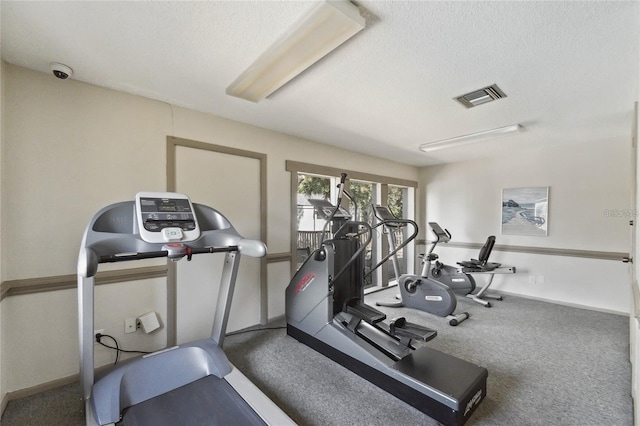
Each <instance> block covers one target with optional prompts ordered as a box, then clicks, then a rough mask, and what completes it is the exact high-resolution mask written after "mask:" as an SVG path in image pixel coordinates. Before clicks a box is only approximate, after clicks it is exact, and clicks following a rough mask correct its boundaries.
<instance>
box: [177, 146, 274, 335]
mask: <svg viewBox="0 0 640 426" xmlns="http://www.w3.org/2000/svg"><path fill="white" fill-rule="evenodd" d="M208 147H209V146H207V145H206V144H202V145H198V146H195V147H193V146H176V148H175V191H176V192H181V193H185V194H187V195H188V196H189V197H190V198H191V201H192V202H193V203H199V204H205V205H208V206H210V207H213V208H214V209H216V210H218V211H219V212H220V213H222V214H223V215H224V216H225V217H226V218H227V219H228V220H229V222H230V223H231V224H232V225H233V227H234V228H235V229H236V230H237V231H238V233H240V235H242V236H243V237H244V238H251V239H258V240H259V239H260V236H261V183H260V179H261V161H260V159H257V158H250V157H246V156H243V155H236V154H234V153H228V152H219V151H216V150H213V149H214V146H213V145H211V146H210V147H211V149H206V148H208ZM223 260H224V255H223V254H213V255H200V256H194V257H193V260H192V261H191V262H187V261H180V262H178V263H177V264H176V302H175V304H176V334H177V335H176V343H178V344H180V343H184V342H189V341H193V340H199V339H203V338H207V337H210V336H211V327H212V324H213V315H214V311H215V306H216V301H217V295H218V287H219V283H220V276H221V271H222V262H223ZM263 297H266V295H264V294H263V292H262V291H261V259H255V258H251V257H248V256H242V257H241V259H240V267H239V271H238V277H237V280H236V287H235V292H234V295H233V303H232V305H231V313H230V316H229V322H228V326H227V330H228V331H233V330H238V329H241V328H245V327H248V326H251V325H255V324H259V323H260V322H261V313H262V312H261V309H262V308H261V307H262V298H263Z"/></svg>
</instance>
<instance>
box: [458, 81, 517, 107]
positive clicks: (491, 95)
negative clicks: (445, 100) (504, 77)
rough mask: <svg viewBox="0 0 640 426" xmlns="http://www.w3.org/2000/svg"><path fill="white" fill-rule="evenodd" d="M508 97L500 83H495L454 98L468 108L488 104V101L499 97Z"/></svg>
mask: <svg viewBox="0 0 640 426" xmlns="http://www.w3.org/2000/svg"><path fill="white" fill-rule="evenodd" d="M506 97H507V95H505V93H504V92H503V91H502V90H500V88H499V87H498V85H497V84H493V85H491V86H488V87H485V88H483V89H479V90H474V91H473V92H470V93H467V94H466V95H462V96H458V97H457V98H453V99H455V100H456V101H458V102H460V103H461V104H462V105H464V106H465V107H466V108H473V107H475V106H478V105H482V104H486V103H487V102H492V101H495V100H497V99H502V98H506Z"/></svg>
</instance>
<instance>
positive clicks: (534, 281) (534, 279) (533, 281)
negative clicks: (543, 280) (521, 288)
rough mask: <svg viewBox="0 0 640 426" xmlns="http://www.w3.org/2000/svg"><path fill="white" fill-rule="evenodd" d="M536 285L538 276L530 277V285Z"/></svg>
mask: <svg viewBox="0 0 640 426" xmlns="http://www.w3.org/2000/svg"><path fill="white" fill-rule="evenodd" d="M535 283H536V276H535V275H529V284H535Z"/></svg>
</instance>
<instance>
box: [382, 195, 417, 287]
mask: <svg viewBox="0 0 640 426" xmlns="http://www.w3.org/2000/svg"><path fill="white" fill-rule="evenodd" d="M388 188H389V191H388V196H387V206H388V207H389V210H390V211H391V213H392V214H393V215H394V216H395V217H397V218H398V219H408V218H409V217H408V215H407V212H406V210H405V209H406V207H405V206H407V204H408V203H407V194H408V188H406V187H402V186H394V185H389V187H388ZM411 231H413V230H412V229H408V226H403V227H398V228H390V229H389V232H391V235H392V238H393V244H394V246H395V247H398V246H400V245H401V244H402V243H403V242H404V241H405V239H406V238H407V237H408V236H409V232H411ZM389 250H393V248H392V247H389ZM406 252H407V248H406V247H404V248H402V249H400V250H399V251H398V253H396V259H397V260H398V265H397V266H398V274H406V273H407V256H406ZM392 261H393V259H389V261H388V262H387V263H388V268H386V269H387V276H386V280H387V282H389V283H391V282H392V281H396V278H397V277H396V272H395V269H394V267H393V263H392Z"/></svg>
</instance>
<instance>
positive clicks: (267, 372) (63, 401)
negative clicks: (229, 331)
mask: <svg viewBox="0 0 640 426" xmlns="http://www.w3.org/2000/svg"><path fill="white" fill-rule="evenodd" d="M394 294H395V289H389V290H385V291H382V292H378V293H374V294H372V295H369V296H367V303H369V304H370V305H374V304H375V301H376V300H390V299H392V298H393V296H394ZM458 308H459V309H458V311H460V312H461V311H467V312H469V313H470V314H471V318H470V319H469V320H467V321H466V322H464V323H462V324H461V325H459V326H458V327H451V326H449V325H448V324H447V321H446V320H445V319H443V318H438V317H434V316H432V315H429V314H426V313H424V312H421V311H416V310H412V309H406V308H399V309H394V308H382V307H379V308H378V309H380V310H382V311H384V312H385V313H387V316H388V317H389V318H394V317H397V316H405V317H406V318H407V319H408V320H409V321H413V322H417V323H420V324H423V325H426V326H429V327H432V328H434V329H436V330H437V331H438V337H436V338H435V339H434V340H432V341H431V342H429V343H427V344H428V345H429V346H431V347H434V348H436V349H439V350H441V351H443V352H447V353H450V354H452V355H455V356H457V357H459V358H462V359H465V360H467V361H470V362H473V363H476V364H478V365H481V366H483V367H486V368H487V369H488V370H489V379H488V396H487V398H486V399H485V400H484V401H483V402H482V404H481V405H480V407H479V408H478V410H477V411H476V412H475V413H474V415H473V417H472V418H471V420H470V421H469V422H468V423H467V425H580V426H583V425H608V426H614V425H632V424H633V417H632V399H631V396H630V388H631V367H630V364H629V361H628V358H629V357H628V352H629V346H628V345H629V332H628V328H629V327H628V318H626V317H624V316H619V315H613V314H606V313H600V312H593V311H588V310H584V309H577V308H570V307H565V306H560V305H555V304H551V303H545V302H539V301H533V300H527V299H523V298H518V297H514V296H505V300H504V301H500V302H494V303H493V307H492V308H490V309H487V308H484V307H482V306H480V305H478V304H476V303H474V302H473V301H471V300H468V299H459V301H458ZM274 325H283V321H280V322H279V323H276V324H274ZM225 350H226V352H227V354H228V356H229V358H230V360H231V361H232V362H233V363H234V364H235V365H236V366H237V367H238V368H239V369H240V370H241V371H243V372H244V373H245V375H247V376H248V377H249V378H250V379H251V380H252V381H253V382H254V383H256V384H257V385H258V386H259V387H260V388H261V389H262V390H263V391H264V392H265V393H266V394H267V395H268V396H269V397H270V398H271V399H273V400H274V401H275V402H276V403H277V404H278V405H279V406H280V407H282V408H283V410H284V411H285V412H287V414H289V416H291V417H292V418H293V419H294V420H295V421H296V422H297V423H299V424H301V425H437V423H436V422H435V421H433V420H432V419H430V418H429V417H427V416H425V415H424V414H422V413H421V412H420V411H418V410H416V409H414V408H412V407H410V406H408V405H407V404H405V403H403V402H402V401H400V400H398V399H396V398H394V397H392V396H390V395H389V394H387V393H385V392H383V391H382V390H380V389H379V388H378V387H376V386H374V385H372V384H370V383H369V382H367V381H366V380H364V379H362V378H360V377H358V376H356V375H355V374H353V373H351V372H350V371H348V370H347V369H345V368H343V367H342V366H340V365H338V364H336V363H334V362H333V361H331V360H329V359H328V358H326V357H324V356H323V355H321V354H319V353H317V352H315V351H314V350H312V349H310V348H308V347H307V346H305V345H303V344H301V343H298V342H297V341H296V340H294V339H292V338H291V337H288V336H287V335H286V332H285V330H283V329H277V330H265V331H252V332H248V333H243V334H238V335H234V336H229V337H228V338H227V340H226V342H225ZM77 392H78V387H77V385H69V386H65V387H62V388H59V389H57V390H54V391H49V392H45V393H43V394H40V395H36V396H34V397H29V398H24V399H22V400H17V401H11V402H10V403H9V404H8V406H7V410H6V412H5V414H4V416H3V418H2V424H3V425H6V426H12V425H74V424H82V417H81V416H80V415H79V413H78V412H77V408H78V403H77Z"/></svg>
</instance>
